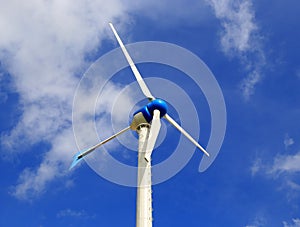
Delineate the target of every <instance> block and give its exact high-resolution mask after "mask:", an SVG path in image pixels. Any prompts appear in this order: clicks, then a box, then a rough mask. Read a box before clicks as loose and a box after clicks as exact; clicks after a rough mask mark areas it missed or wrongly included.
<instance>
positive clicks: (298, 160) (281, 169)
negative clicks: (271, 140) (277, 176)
mask: <svg viewBox="0 0 300 227" xmlns="http://www.w3.org/2000/svg"><path fill="white" fill-rule="evenodd" d="M270 171H271V173H298V172H300V152H298V153H296V154H294V155H280V156H277V157H276V158H275V160H274V164H273V166H272V168H271V170H270Z"/></svg>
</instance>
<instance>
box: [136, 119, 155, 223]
mask: <svg viewBox="0 0 300 227" xmlns="http://www.w3.org/2000/svg"><path fill="white" fill-rule="evenodd" d="M149 127H150V125H149V124H141V125H140V126H139V127H138V129H137V132H138V135H139V152H138V177H137V178H138V179H137V181H138V182H137V183H138V185H137V201H136V227H152V189H151V185H152V184H151V158H150V160H149V161H146V159H145V152H146V147H147V141H148V138H149V131H150V128H149Z"/></svg>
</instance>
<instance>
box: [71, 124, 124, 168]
mask: <svg viewBox="0 0 300 227" xmlns="http://www.w3.org/2000/svg"><path fill="white" fill-rule="evenodd" d="M129 129H130V126H128V127H127V128H124V129H122V130H121V131H119V132H117V133H116V134H114V135H112V136H111V137H109V138H107V139H106V140H103V141H101V142H100V143H98V144H96V145H95V146H92V147H90V148H88V149H87V150H84V151H80V152H78V153H77V154H76V155H75V156H74V158H73V162H72V164H71V166H70V169H72V168H73V167H74V166H75V165H77V163H79V161H80V160H81V159H82V158H83V157H84V156H86V155H88V154H89V153H91V152H93V151H94V150H95V149H97V148H98V147H100V146H101V145H103V144H105V143H107V142H108V141H110V140H112V139H114V138H116V137H117V136H118V135H120V134H122V133H124V132H126V131H128V130H129Z"/></svg>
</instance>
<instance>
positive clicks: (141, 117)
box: [131, 99, 168, 130]
mask: <svg viewBox="0 0 300 227" xmlns="http://www.w3.org/2000/svg"><path fill="white" fill-rule="evenodd" d="M154 110H159V112H160V117H161V118H162V117H163V116H165V114H166V113H167V110H168V105H167V103H166V102H165V101H164V100H162V99H155V100H153V101H151V102H149V103H148V104H147V105H146V106H144V107H143V108H141V109H139V110H138V111H136V112H135V113H134V114H133V120H132V123H131V129H133V130H136V128H137V126H138V125H139V124H142V123H150V122H151V121H152V119H153V113H154Z"/></svg>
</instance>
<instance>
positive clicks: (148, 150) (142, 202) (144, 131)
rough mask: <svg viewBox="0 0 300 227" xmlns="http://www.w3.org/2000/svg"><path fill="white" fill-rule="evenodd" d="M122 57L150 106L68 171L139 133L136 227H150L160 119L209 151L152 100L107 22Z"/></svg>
mask: <svg viewBox="0 0 300 227" xmlns="http://www.w3.org/2000/svg"><path fill="white" fill-rule="evenodd" d="M109 25H110V27H111V29H112V31H113V33H114V35H115V37H116V39H117V41H118V43H119V45H120V47H121V49H122V51H123V54H124V56H125V58H126V60H127V62H128V64H129V66H130V68H131V70H132V72H133V74H134V76H135V78H136V80H137V82H138V84H139V86H140V88H141V90H142V92H143V94H144V95H145V96H146V98H147V99H148V100H149V103H148V104H147V105H146V106H144V107H142V108H141V109H140V110H137V111H136V112H135V113H134V114H133V120H132V122H131V124H130V126H128V127H126V128H124V129H123V130H121V131H120V132H118V133H116V134H114V135H113V136H111V137H109V138H107V139H106V140H104V141H102V142H100V143H98V144H96V145H94V146H92V147H90V148H88V149H86V150H83V151H79V152H78V153H77V154H76V155H75V156H74V158H73V162H72V164H71V167H70V169H71V168H73V167H74V166H75V165H76V164H77V163H78V162H80V161H81V160H82V159H83V157H84V156H86V155H88V154H89V153H91V152H93V151H94V150H95V149H97V148H98V147H100V146H101V145H103V144H105V143H107V142H108V141H110V140H112V139H114V138H116V137H117V136H118V135H120V134H122V133H124V132H126V131H128V130H130V129H131V130H134V131H136V132H137V133H138V137H139V147H138V174H137V199H136V226H137V227H151V226H152V189H151V188H152V181H151V154H152V151H153V148H154V145H155V142H156V139H157V136H158V134H159V130H160V127H161V123H160V118H164V119H166V120H167V121H168V122H169V123H170V124H171V125H173V126H174V127H175V128H176V129H177V130H179V131H180V132H181V133H182V134H183V135H184V136H185V137H187V138H188V139H189V140H190V141H191V142H192V143H193V144H194V145H195V146H196V147H198V148H199V149H200V150H201V151H202V152H203V153H204V154H205V155H207V156H209V154H208V152H207V151H206V150H205V149H204V148H203V147H202V146H201V145H200V144H199V143H198V142H197V141H196V140H194V139H193V138H192V137H191V136H190V134H189V133H187V132H186V131H185V130H184V129H183V128H182V127H181V126H180V125H179V124H177V122H176V121H175V120H173V118H172V117H170V116H169V115H168V114H167V112H168V106H167V103H166V102H165V101H164V100H162V99H157V98H155V97H154V96H153V95H152V94H151V92H150V90H149V89H148V87H147V85H146V84H145V82H144V80H143V78H142V76H141V74H140V73H139V71H138V69H137V68H136V66H135V64H134V62H133V60H132V59H131V57H130V55H129V53H128V52H127V50H126V48H125V46H124V44H123V42H122V40H121V39H120V37H119V35H118V33H117V31H116V30H115V28H114V26H113V24H112V23H109Z"/></svg>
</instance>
